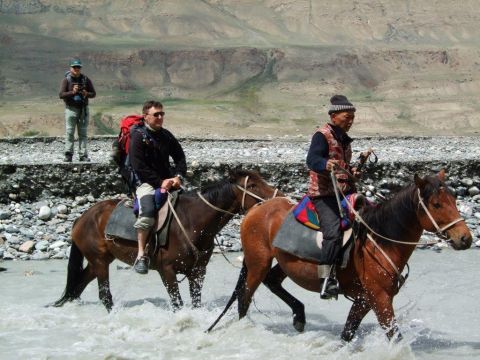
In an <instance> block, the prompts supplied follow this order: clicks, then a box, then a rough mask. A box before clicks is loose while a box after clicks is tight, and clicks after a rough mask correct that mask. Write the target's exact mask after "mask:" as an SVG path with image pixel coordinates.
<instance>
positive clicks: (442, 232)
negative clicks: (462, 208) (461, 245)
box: [417, 189, 465, 239]
mask: <svg viewBox="0 0 480 360" xmlns="http://www.w3.org/2000/svg"><path fill="white" fill-rule="evenodd" d="M417 193H418V204H419V206H420V205H421V206H422V208H423V210H424V211H425V213H426V214H427V216H428V218H429V219H430V221H431V222H432V224H433V226H434V227H435V229H436V230H437V231H436V232H435V234H436V235H437V236H439V237H441V238H443V239H448V236H447V235H446V234H445V231H446V230H448V229H450V228H451V227H452V226H453V225H455V224H456V223H458V222H460V221H465V219H464V218H463V217H461V216H460V217H459V218H457V219H455V220H453V221H451V222H449V223H448V224H447V225H444V226H443V227H440V226H438V224H437V222H436V221H435V219H434V218H433V216H432V214H430V211H428V208H427V206H426V205H425V202H424V201H423V198H422V195H421V194H420V189H417Z"/></svg>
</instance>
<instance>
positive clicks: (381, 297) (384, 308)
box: [368, 291, 402, 341]
mask: <svg viewBox="0 0 480 360" xmlns="http://www.w3.org/2000/svg"><path fill="white" fill-rule="evenodd" d="M368 302H369V304H370V306H371V308H372V309H373V311H374V312H375V315H376V316H377V319H378V322H379V324H380V326H381V327H382V328H383V329H384V330H385V331H386V335H387V337H388V339H389V340H392V339H394V340H395V341H399V340H401V339H402V334H400V330H399V329H398V324H397V320H396V319H395V312H394V310H393V296H391V295H389V294H387V293H386V292H385V291H382V292H376V293H373V292H370V294H369V295H368Z"/></svg>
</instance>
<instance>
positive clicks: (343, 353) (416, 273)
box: [0, 249, 480, 360]
mask: <svg viewBox="0 0 480 360" xmlns="http://www.w3.org/2000/svg"><path fill="white" fill-rule="evenodd" d="M479 254H480V253H479V252H478V250H475V249H472V250H468V251H463V252H455V251H453V250H450V249H445V250H443V251H442V252H441V253H436V252H434V251H432V250H417V251H416V252H415V253H414V254H413V257H412V259H411V262H410V266H411V272H410V278H409V279H408V280H407V283H406V285H405V287H404V288H403V289H402V290H401V292H400V294H399V295H398V296H397V297H396V299H395V310H396V313H397V317H398V319H399V324H400V328H401V330H402V333H403V336H404V340H403V342H401V343H399V344H390V343H388V342H387V341H386V339H385V337H384V336H383V333H382V331H381V330H380V328H379V326H378V324H377V322H376V319H375V318H374V316H373V315H371V314H369V315H367V317H366V318H365V320H364V322H363V324H362V325H361V327H360V331H359V337H358V338H357V339H356V340H355V341H354V342H353V343H351V344H348V345H346V346H344V345H342V343H341V342H340V340H339V337H340V332H341V330H342V328H343V325H344V322H345V320H346V316H347V313H348V309H349V306H350V303H349V301H347V300H345V299H344V298H342V299H340V300H339V301H336V302H335V301H321V300H320V299H319V297H318V294H315V293H310V292H307V291H305V290H303V289H300V288H299V287H297V286H296V285H294V284H293V283H291V282H290V281H289V280H287V281H285V283H284V284H285V285H286V287H287V289H289V290H290V291H291V292H292V293H293V294H295V295H296V296H297V297H298V298H299V299H300V300H301V301H303V302H304V303H305V309H306V314H307V325H306V327H305V332H304V333H302V334H298V333H297V332H296V331H295V330H294V329H293V327H292V325H291V315H290V311H289V309H288V308H287V307H286V305H284V304H283V303H282V302H281V301H280V300H279V299H278V298H276V297H274V296H273V295H272V294H271V293H270V292H269V291H268V290H267V289H266V288H265V287H264V286H261V287H260V288H259V290H258V291H257V293H256V295H255V304H252V307H251V308H250V311H249V316H248V317H247V318H245V319H243V320H242V321H238V320H237V318H236V307H235V308H233V307H232V309H231V311H230V312H229V313H227V315H226V316H225V317H224V318H223V319H222V321H221V322H220V324H219V325H217V328H216V329H215V330H214V331H213V332H212V333H210V334H206V333H204V330H205V329H206V328H208V326H209V325H210V324H211V323H212V322H213V321H214V319H215V318H216V317H217V315H218V314H219V313H220V312H221V310H222V309H223V306H224V304H225V302H226V301H227V299H228V297H229V296H230V294H231V292H232V290H233V288H234V284H235V283H236V279H237V276H238V273H239V269H237V268H235V267H233V266H232V264H229V263H227V262H226V261H225V259H223V258H222V257H221V256H218V255H216V256H213V258H212V261H211V263H210V264H209V267H208V271H207V278H206V283H205V287H204V296H203V304H204V307H203V308H201V309H199V310H194V309H191V308H190V306H189V304H190V299H189V297H188V291H187V286H186V283H182V284H181V290H182V295H183V297H184V300H185V302H186V304H187V306H186V307H185V308H184V309H183V310H181V311H178V312H176V313H172V312H171V311H170V309H169V304H168V300H167V294H166V291H165V289H164V287H163V285H162V283H161V280H160V277H159V275H158V273H156V272H150V273H149V274H148V275H146V276H141V275H137V274H135V273H134V272H133V271H132V270H126V269H124V265H123V264H121V263H113V264H112V266H111V268H110V269H111V287H112V294H113V297H114V301H115V304H116V305H115V307H114V310H113V311H112V313H110V314H108V313H107V312H106V310H105V308H104V307H103V305H101V303H100V302H99V300H98V296H97V284H96V282H93V283H91V284H90V285H89V286H88V287H87V289H86V290H85V292H84V294H83V296H82V300H81V301H77V302H74V303H68V304H66V305H65V306H64V307H62V308H50V307H48V308H47V307H44V305H45V304H47V303H50V302H52V301H54V300H57V299H58V298H59V297H60V295H61V293H62V292H63V289H64V285H65V280H66V267H67V262H66V261H63V260H58V261H52V260H50V261H46V262H40V261H37V262H33V261H30V262H21V261H13V262H3V263H1V266H3V267H6V268H7V269H8V270H7V271H6V272H2V273H0V281H1V290H0V358H1V359H66V358H68V359H175V360H181V359H202V360H204V359H289V360H291V359H346V358H348V359H368V360H372V359H382V360H385V359H438V360H439V359H453V358H455V359H479V358H480V331H479V324H480V311H479V310H480V309H479V304H480V301H479V299H480V282H479V281H478V258H479ZM238 255H239V254H233V253H232V254H230V255H229V257H230V259H231V260H232V263H233V264H234V265H240V263H239V262H238V260H237V259H236V258H237V257H238Z"/></svg>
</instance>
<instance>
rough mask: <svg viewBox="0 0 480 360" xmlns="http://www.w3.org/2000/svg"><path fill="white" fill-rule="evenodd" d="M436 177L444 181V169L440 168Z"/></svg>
mask: <svg viewBox="0 0 480 360" xmlns="http://www.w3.org/2000/svg"><path fill="white" fill-rule="evenodd" d="M438 178H439V179H440V181H441V182H445V179H446V174H445V169H442V170H440V172H439V173H438Z"/></svg>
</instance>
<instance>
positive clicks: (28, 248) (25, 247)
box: [18, 240, 35, 253]
mask: <svg viewBox="0 0 480 360" xmlns="http://www.w3.org/2000/svg"><path fill="white" fill-rule="evenodd" d="M34 247H35V242H34V241H32V240H28V241H25V242H24V243H23V244H22V245H20V247H19V248H18V251H21V252H24V253H30V252H32V251H33V248H34Z"/></svg>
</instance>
